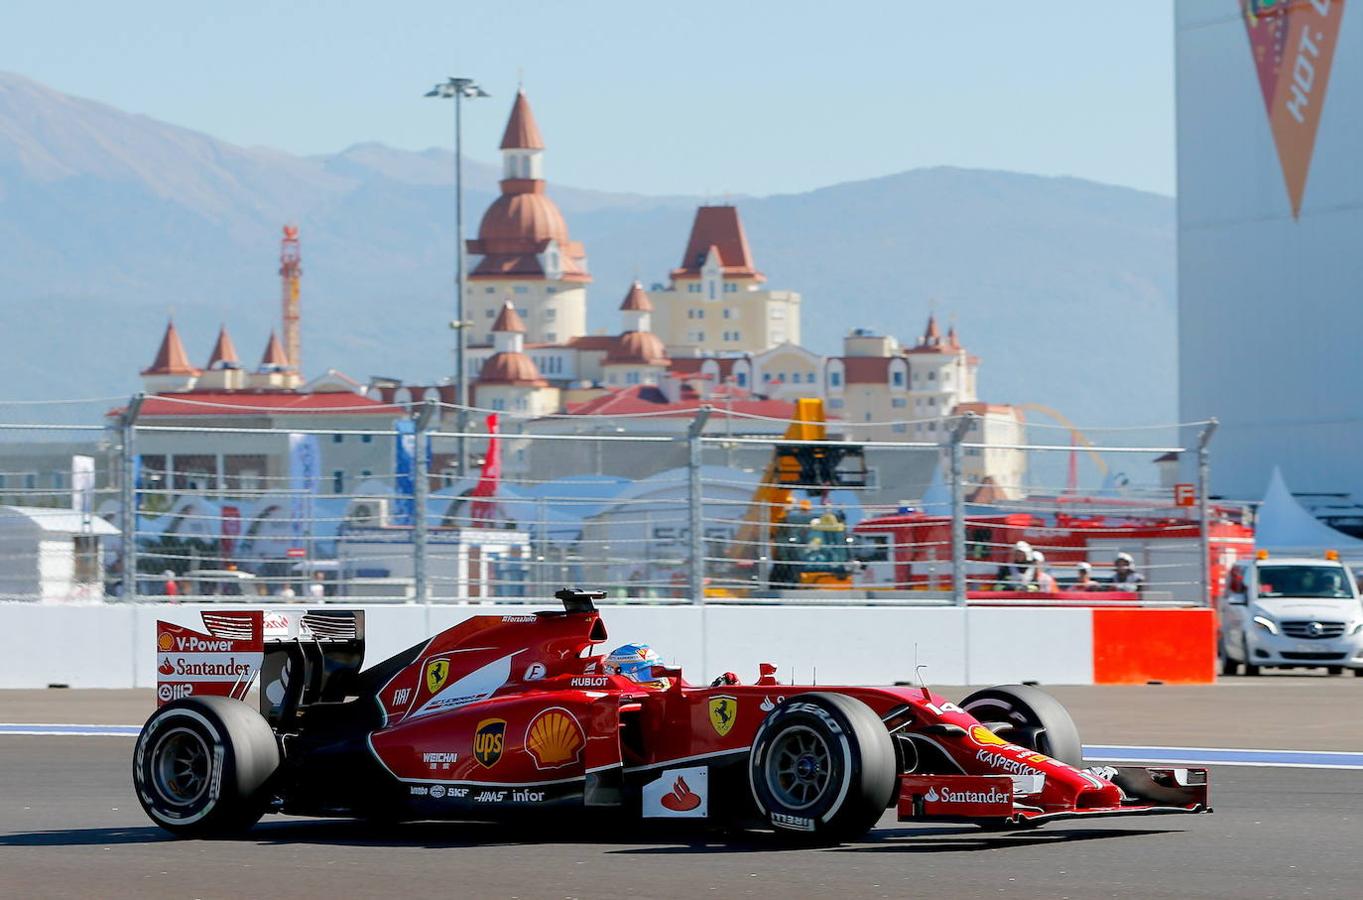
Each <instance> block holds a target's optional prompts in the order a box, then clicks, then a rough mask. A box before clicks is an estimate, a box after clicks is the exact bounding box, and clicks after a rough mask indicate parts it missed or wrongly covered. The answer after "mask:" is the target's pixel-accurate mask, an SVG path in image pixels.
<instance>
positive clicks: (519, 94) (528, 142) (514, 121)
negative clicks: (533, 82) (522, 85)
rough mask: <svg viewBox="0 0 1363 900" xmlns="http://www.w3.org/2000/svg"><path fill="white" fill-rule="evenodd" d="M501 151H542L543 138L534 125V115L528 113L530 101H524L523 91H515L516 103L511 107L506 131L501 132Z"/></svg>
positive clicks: (537, 127)
mask: <svg viewBox="0 0 1363 900" xmlns="http://www.w3.org/2000/svg"><path fill="white" fill-rule="evenodd" d="M502 149H503V150H543V149H544V138H542V137H540V128H539V126H538V125H536V124H535V115H534V113H532V112H530V101H529V100H527V99H525V91H524V90H518V91H516V102H515V103H514V104H513V105H512V107H511V118H509V119H507V120H506V131H504V132H502Z"/></svg>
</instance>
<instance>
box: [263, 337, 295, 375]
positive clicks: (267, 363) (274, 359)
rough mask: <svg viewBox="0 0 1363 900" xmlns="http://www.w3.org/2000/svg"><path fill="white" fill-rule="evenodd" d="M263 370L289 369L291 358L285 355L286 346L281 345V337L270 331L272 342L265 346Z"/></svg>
mask: <svg viewBox="0 0 1363 900" xmlns="http://www.w3.org/2000/svg"><path fill="white" fill-rule="evenodd" d="M260 367H261V368H262V369H287V368H288V367H289V357H288V356H287V355H286V354H285V353H284V345H283V344H281V343H279V336H278V335H277V334H275V333H274V331H273V330H271V331H270V342H269V343H268V344H266V345H265V355H264V356H262V357H261V358H260Z"/></svg>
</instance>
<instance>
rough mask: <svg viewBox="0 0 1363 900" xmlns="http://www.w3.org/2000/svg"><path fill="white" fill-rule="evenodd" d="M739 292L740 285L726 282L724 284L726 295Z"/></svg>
mask: <svg viewBox="0 0 1363 900" xmlns="http://www.w3.org/2000/svg"><path fill="white" fill-rule="evenodd" d="M737 291H738V285H736V284H734V283H733V282H732V281H726V282H725V283H724V293H726V294H733V293H736V292H737Z"/></svg>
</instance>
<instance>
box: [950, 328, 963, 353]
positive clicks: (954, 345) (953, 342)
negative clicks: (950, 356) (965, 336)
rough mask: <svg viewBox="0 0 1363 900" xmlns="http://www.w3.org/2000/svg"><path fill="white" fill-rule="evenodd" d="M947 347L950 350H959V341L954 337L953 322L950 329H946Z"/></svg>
mask: <svg viewBox="0 0 1363 900" xmlns="http://www.w3.org/2000/svg"><path fill="white" fill-rule="evenodd" d="M947 345H948V346H949V347H951V349H952V350H959V349H961V339H960V338H959V337H957V336H956V323H955V322H953V323H952V324H951V327H950V328H948V329H947Z"/></svg>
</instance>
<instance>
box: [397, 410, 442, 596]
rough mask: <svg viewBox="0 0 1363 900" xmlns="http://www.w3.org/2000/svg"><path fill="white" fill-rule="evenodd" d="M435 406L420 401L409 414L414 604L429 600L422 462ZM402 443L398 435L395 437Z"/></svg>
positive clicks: (426, 489) (427, 477)
mask: <svg viewBox="0 0 1363 900" xmlns="http://www.w3.org/2000/svg"><path fill="white" fill-rule="evenodd" d="M434 412H435V407H434V406H433V405H432V404H431V403H429V402H428V401H425V400H423V401H421V403H420V404H419V405H418V406H417V408H416V409H415V410H414V411H413V413H412V425H413V431H412V440H413V443H414V444H415V445H416V446H415V447H414V448H413V449H412V506H413V510H412V593H413V595H414V599H415V600H416V602H417V603H425V602H426V601H427V600H429V599H430V593H429V588H428V586H427V575H426V542H427V538H428V537H429V532H428V531H427V526H428V523H427V521H426V512H427V511H426V497H427V494H428V493H429V491H430V487H431V485H430V477H431V476H430V472H429V471H428V466H427V462H426V442H427V441H428V440H429V439H428V438H427V437H426V427H427V426H428V425H429V424H430V422H431V414H432V413H434ZM398 440H402V436H401V435H399V436H398Z"/></svg>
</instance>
